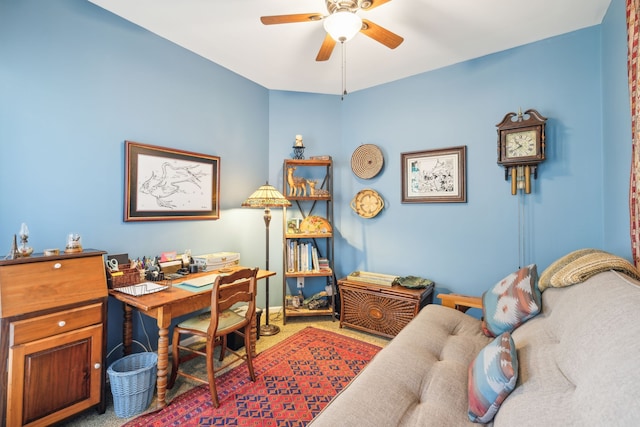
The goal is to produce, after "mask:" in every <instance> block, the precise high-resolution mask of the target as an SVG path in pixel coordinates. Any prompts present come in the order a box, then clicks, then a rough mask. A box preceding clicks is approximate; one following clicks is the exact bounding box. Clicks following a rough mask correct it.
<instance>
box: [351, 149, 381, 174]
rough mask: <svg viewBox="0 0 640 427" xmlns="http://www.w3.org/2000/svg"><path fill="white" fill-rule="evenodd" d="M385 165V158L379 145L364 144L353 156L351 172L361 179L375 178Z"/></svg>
mask: <svg viewBox="0 0 640 427" xmlns="http://www.w3.org/2000/svg"><path fill="white" fill-rule="evenodd" d="M383 164H384V157H383V156H382V151H381V150H380V148H378V146H377V145H373V144H363V145H361V146H359V147H358V148H356V149H355V151H354V152H353V154H352V155H351V170H352V171H353V173H354V174H355V175H356V176H357V177H359V178H363V179H370V178H373V177H374V176H376V175H378V173H379V172H380V170H381V169H382V165H383Z"/></svg>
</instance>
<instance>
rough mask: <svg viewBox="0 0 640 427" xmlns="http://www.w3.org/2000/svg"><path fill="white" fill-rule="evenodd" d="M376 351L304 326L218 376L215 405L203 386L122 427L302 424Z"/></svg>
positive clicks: (342, 386)
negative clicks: (251, 371)
mask: <svg viewBox="0 0 640 427" xmlns="http://www.w3.org/2000/svg"><path fill="white" fill-rule="evenodd" d="M378 351H380V347H378V346H376V345H373V344H369V343H366V342H363V341H359V340H356V339H353V338H349V337H346V336H344V335H340V334H336V333H334V332H329V331H324V330H321V329H316V328H313V327H307V328H305V329H303V330H302V331H300V332H298V333H296V334H295V335H292V336H291V337H289V338H286V339H285V340H283V341H282V342H280V343H278V344H276V345H275V346H273V347H271V348H269V349H267V350H264V351H263V352H262V353H260V354H259V355H258V356H257V357H256V358H255V359H254V360H253V366H254V369H255V372H256V377H257V378H256V382H255V383H254V382H252V381H251V380H250V379H249V372H248V371H247V367H246V365H241V366H238V367H236V368H234V369H232V370H230V371H228V372H226V373H224V374H222V375H221V376H220V377H218V378H217V379H216V380H217V383H216V385H217V386H218V394H219V396H220V407H219V408H217V409H216V408H214V407H213V405H212V404H211V394H210V393H209V387H208V386H207V385H201V386H198V387H196V388H193V389H191V390H189V391H187V392H186V393H184V394H182V395H180V396H178V397H176V398H175V399H174V400H173V401H172V402H171V403H170V404H169V405H168V406H167V407H166V408H164V409H163V410H161V411H159V412H156V413H152V414H147V415H142V416H140V417H138V418H136V419H135V420H133V421H130V422H129V423H127V424H125V426H127V427H137V426H158V427H160V426H162V427H164V426H287V427H295V426H305V425H306V424H307V423H309V422H310V421H311V420H312V419H313V417H315V416H316V415H317V414H318V413H319V412H320V410H322V408H324V407H325V406H326V405H327V404H328V403H329V401H330V400H331V399H332V398H333V397H334V396H335V395H336V394H337V393H338V392H339V391H340V390H342V389H343V388H344V387H345V386H346V385H347V384H348V383H349V381H351V380H352V379H353V378H354V377H355V376H356V374H357V373H358V372H360V370H362V368H363V367H364V366H365V365H366V364H367V363H368V362H369V361H370V360H371V358H373V356H374V355H375V354H376V353H377V352H378Z"/></svg>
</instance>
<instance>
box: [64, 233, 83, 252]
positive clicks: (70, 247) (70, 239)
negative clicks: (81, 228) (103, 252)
mask: <svg viewBox="0 0 640 427" xmlns="http://www.w3.org/2000/svg"><path fill="white" fill-rule="evenodd" d="M64 251H65V253H75V252H82V244H81V243H80V235H79V234H78V233H71V234H69V236H67V247H66V248H65V249H64Z"/></svg>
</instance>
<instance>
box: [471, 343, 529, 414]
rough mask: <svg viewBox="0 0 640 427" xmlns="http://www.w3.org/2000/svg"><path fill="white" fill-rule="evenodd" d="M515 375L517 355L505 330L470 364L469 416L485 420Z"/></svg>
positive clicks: (511, 383)
mask: <svg viewBox="0 0 640 427" xmlns="http://www.w3.org/2000/svg"><path fill="white" fill-rule="evenodd" d="M517 379H518V357H517V353H516V346H515V344H514V343H513V339H512V338H511V334H510V333H509V332H505V333H503V334H502V335H500V336H499V337H497V338H496V339H495V340H493V341H491V343H489V344H488V345H487V346H486V347H485V348H483V349H482V350H481V351H480V353H479V354H478V356H476V358H475V360H474V361H473V362H471V364H470V365H469V383H468V391H469V419H470V420H471V421H473V422H474V423H488V422H489V421H491V420H492V419H493V417H494V416H495V415H496V412H498V409H499V408H500V405H501V404H502V402H503V401H504V399H506V398H507V396H509V393H511V392H512V391H513V389H514V388H515V386H516V381H517Z"/></svg>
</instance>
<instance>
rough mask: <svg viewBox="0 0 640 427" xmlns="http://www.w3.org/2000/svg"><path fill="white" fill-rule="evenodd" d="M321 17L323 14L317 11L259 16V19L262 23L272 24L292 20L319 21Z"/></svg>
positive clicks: (288, 22) (290, 21)
mask: <svg viewBox="0 0 640 427" xmlns="http://www.w3.org/2000/svg"><path fill="white" fill-rule="evenodd" d="M322 18H324V15H321V14H319V13H296V14H294V15H273V16H261V17H260V21H262V23H263V24H264V25H273V24H290V23H293V22H308V21H320V20H321V19H322Z"/></svg>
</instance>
